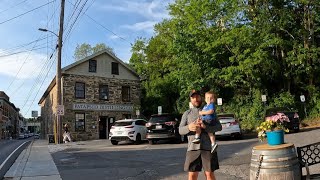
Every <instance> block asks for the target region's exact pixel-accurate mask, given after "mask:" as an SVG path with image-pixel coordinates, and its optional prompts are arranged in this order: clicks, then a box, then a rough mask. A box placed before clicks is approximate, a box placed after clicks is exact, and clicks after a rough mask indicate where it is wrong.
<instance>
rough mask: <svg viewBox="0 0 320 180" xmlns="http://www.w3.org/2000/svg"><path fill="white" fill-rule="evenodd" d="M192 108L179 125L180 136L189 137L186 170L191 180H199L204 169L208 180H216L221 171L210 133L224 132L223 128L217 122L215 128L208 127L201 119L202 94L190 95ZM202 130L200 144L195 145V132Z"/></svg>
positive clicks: (197, 92)
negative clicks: (212, 150) (216, 175)
mask: <svg viewBox="0 0 320 180" xmlns="http://www.w3.org/2000/svg"><path fill="white" fill-rule="evenodd" d="M189 97H190V101H191V104H192V106H193V107H192V108H190V109H189V110H187V111H185V112H184V113H183V115H182V118H181V122H180V125H179V133H180V135H187V136H188V148H187V153H186V159H185V164H184V170H185V171H187V172H188V179H189V180H197V179H198V175H199V172H200V171H201V170H202V169H204V174H205V176H206V179H207V180H215V175H214V171H215V170H217V169H219V162H218V154H217V152H213V153H211V141H210V138H209V135H208V132H209V133H215V132H217V131H221V130H222V126H221V124H220V122H219V121H217V123H216V125H215V126H207V125H205V124H204V123H202V121H201V119H200V118H199V111H200V106H201V104H202V100H201V96H200V92H199V91H196V90H192V91H191V92H190V94H189ZM199 129H201V134H200V143H199V144H195V143H192V141H193V140H194V139H195V132H196V131H197V130H199Z"/></svg>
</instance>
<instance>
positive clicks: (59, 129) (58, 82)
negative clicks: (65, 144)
mask: <svg viewBox="0 0 320 180" xmlns="http://www.w3.org/2000/svg"><path fill="white" fill-rule="evenodd" d="M38 30H39V31H43V32H50V33H52V34H54V35H56V36H57V37H58V45H57V48H58V61H57V75H56V85H57V106H56V110H57V109H58V108H60V107H61V105H62V102H61V50H62V31H61V30H60V31H59V35H57V34H56V33H54V32H53V31H50V30H48V29H44V28H39V29H38ZM55 122H56V123H54V124H55V125H54V126H55V127H57V129H55V130H54V134H55V142H56V143H57V144H59V143H60V142H61V140H60V137H61V134H62V133H61V132H62V122H61V117H60V114H59V113H58V111H56V120H55Z"/></svg>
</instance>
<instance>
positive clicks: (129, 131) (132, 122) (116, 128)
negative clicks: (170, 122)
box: [109, 119, 147, 145]
mask: <svg viewBox="0 0 320 180" xmlns="http://www.w3.org/2000/svg"><path fill="white" fill-rule="evenodd" d="M146 123H147V121H146V120H144V119H123V120H118V121H116V122H115V124H114V125H113V126H112V127H111V130H110V133H109V139H110V141H111V143H112V144H113V145H117V144H118V142H119V141H134V142H135V144H140V143H141V141H142V140H146V134H147V128H146Z"/></svg>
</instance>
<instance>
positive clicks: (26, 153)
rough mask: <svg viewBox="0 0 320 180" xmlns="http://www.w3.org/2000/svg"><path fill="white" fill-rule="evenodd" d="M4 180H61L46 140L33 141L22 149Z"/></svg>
mask: <svg viewBox="0 0 320 180" xmlns="http://www.w3.org/2000/svg"><path fill="white" fill-rule="evenodd" d="M4 179H5V180H9V179H10V180H11V179H15V180H18V179H19V180H61V177H60V174H59V171H58V169H57V167H56V165H55V163H54V162H53V159H52V157H51V155H50V153H49V150H48V141H47V140H34V141H33V142H31V144H30V145H29V146H28V147H27V148H26V149H24V150H23V151H22V152H21V154H20V155H19V157H18V158H17V159H16V161H15V162H14V164H13V165H12V166H11V168H10V169H9V171H8V172H7V173H6V175H5V176H4Z"/></svg>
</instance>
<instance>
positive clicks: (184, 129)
mask: <svg viewBox="0 0 320 180" xmlns="http://www.w3.org/2000/svg"><path fill="white" fill-rule="evenodd" d="M187 117H188V111H186V112H184V113H183V115H182V118H181V122H180V125H179V134H180V135H186V134H188V133H189V132H190V130H189V127H188V119H187Z"/></svg>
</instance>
